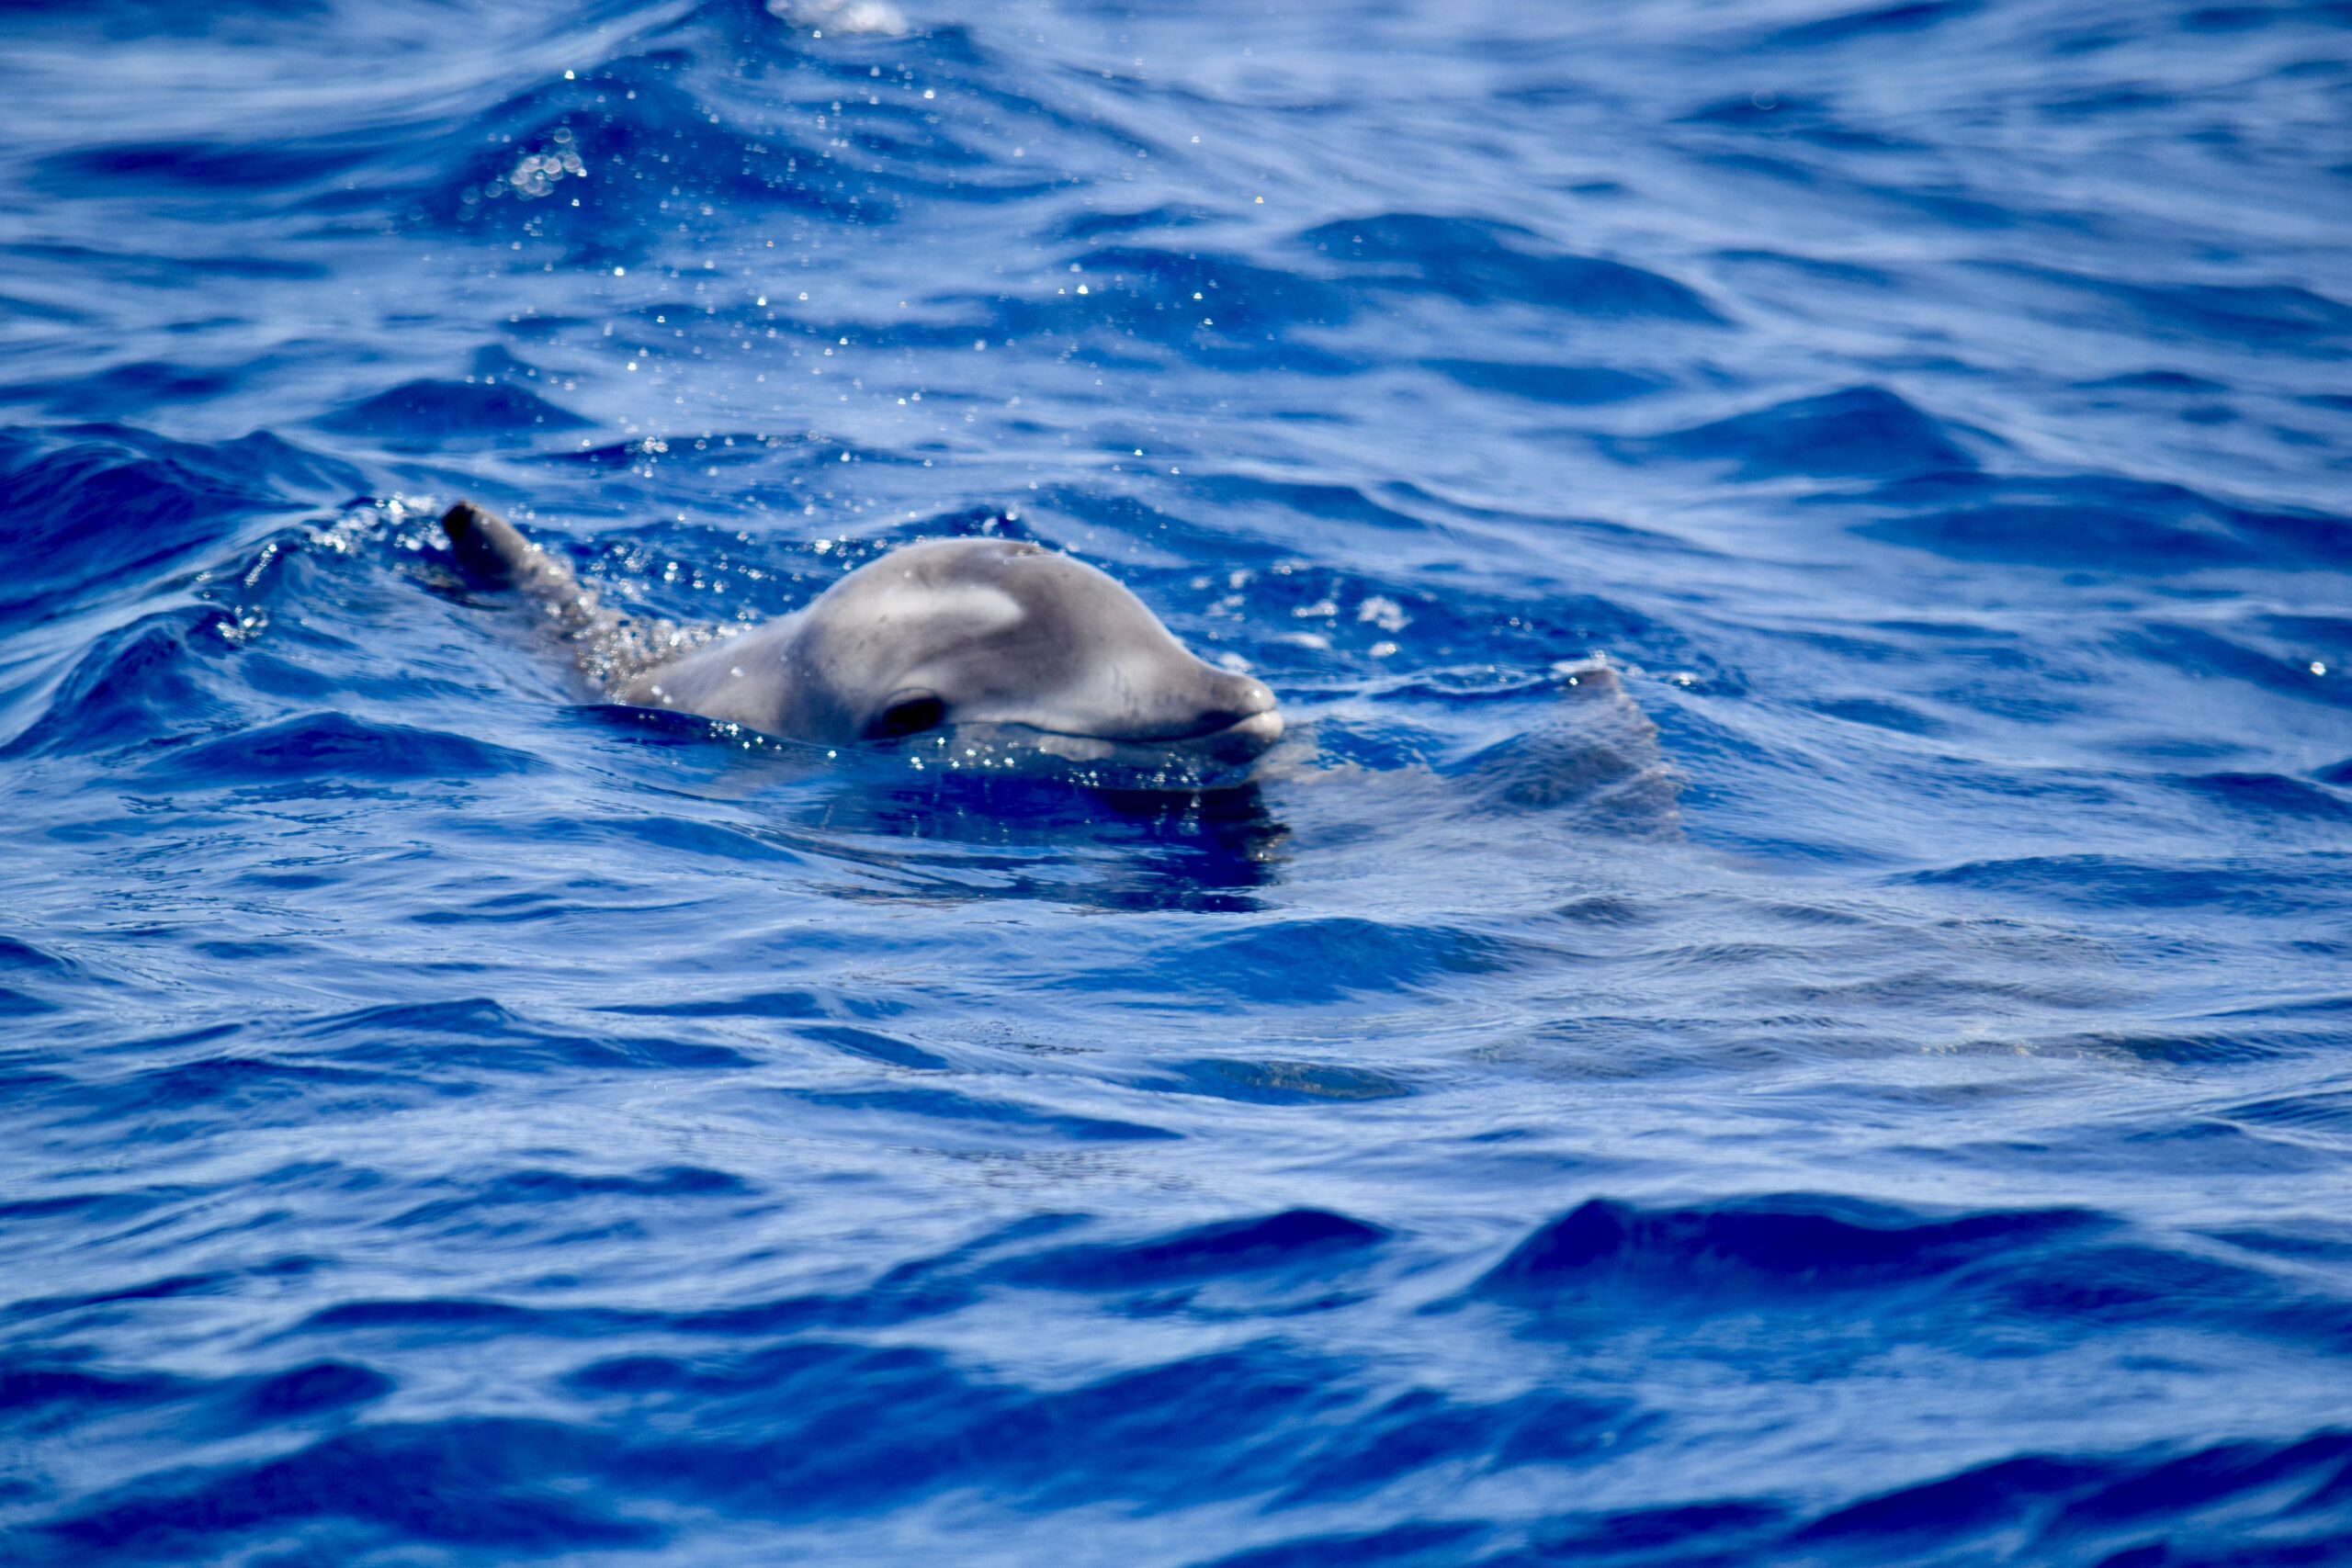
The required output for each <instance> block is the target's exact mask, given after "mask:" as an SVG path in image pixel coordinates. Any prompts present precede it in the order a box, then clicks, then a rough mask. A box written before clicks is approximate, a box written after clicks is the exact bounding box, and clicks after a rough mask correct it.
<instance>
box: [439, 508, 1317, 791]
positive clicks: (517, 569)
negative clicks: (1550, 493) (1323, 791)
mask: <svg viewBox="0 0 2352 1568" xmlns="http://www.w3.org/2000/svg"><path fill="white" fill-rule="evenodd" d="M441 526H442V529H443V531H444V532H445V533H446V534H447V536H448V538H449V544H450V547H451V549H452V550H453V551H454V553H455V555H456V557H457V559H458V565H459V566H460V567H461V568H462V569H463V570H466V571H467V572H468V573H469V574H470V575H472V576H474V577H476V578H479V579H485V580H488V581H496V582H501V583H505V584H511V585H512V586H514V587H515V588H516V589H518V590H520V591H521V592H522V594H523V596H524V597H525V599H526V600H527V601H529V602H530V603H532V604H536V605H537V607H538V608H539V609H540V610H541V611H542V612H543V613H544V614H545V615H548V617H549V618H550V619H551V620H552V621H553V622H554V624H555V625H556V626H557V627H558V628H559V629H560V631H561V632H562V633H563V634H564V636H565V637H566V638H567V640H569V641H570V642H571V646H572V649H573V653H574V656H575V658H576V660H577V661H578V663H579V666H580V669H581V671H582V674H584V675H585V676H586V677H587V678H588V680H589V681H590V682H591V683H592V684H594V685H595V686H596V687H598V688H599V689H600V690H601V691H602V692H603V693H604V694H605V695H606V696H608V697H610V698H612V699H613V700H614V701H616V702H619V703H624V704H628V705H635V706H639V707H650V708H666V709H669V710H671V711H673V712H677V713H683V714H695V715H699V716H702V717H705V718H709V719H713V720H717V721H718V722H720V723H723V724H735V725H741V726H743V727H745V728H750V729H754V730H759V731H762V732H763V733H766V734H769V735H774V736H778V737H782V738H785V739H793V740H804V741H810V742H814V743H816V744H820V745H824V746H829V747H838V746H842V745H848V744H853V743H856V742H861V741H906V742H911V743H914V744H915V745H917V746H918V747H928V748H930V750H931V751H932V752H933V754H935V755H942V756H944V757H945V758H947V759H948V760H950V761H951V762H952V763H953V764H954V765H956V766H971V767H978V768H988V767H999V768H1015V767H1018V766H1020V765H1021V764H1022V763H1023V761H1026V760H1028V759H1030V758H1033V757H1045V758H1051V759H1057V760H1058V761H1060V762H1063V763H1070V764H1078V765H1079V766H1080V770H1081V773H1080V776H1081V777H1085V778H1089V779H1092V780H1094V781H1096V782H1108V783H1115V784H1119V785H1121V786H1122V787H1136V784H1138V782H1139V781H1141V782H1142V783H1143V784H1145V785H1146V786H1147V787H1150V786H1154V785H1156V786H1158V787H1176V788H1184V789H1201V788H1213V787H1219V786H1221V785H1226V784H1238V783H1242V782H1245V781H1246V779H1247V776H1248V773H1249V769H1250V764H1251V763H1253V762H1254V761H1256V760H1257V759H1258V758H1259V757H1260V756H1261V754H1262V753H1263V752H1265V751H1266V750H1267V749H1268V748H1270V747H1272V745H1273V744H1274V742H1275V741H1277V740H1279V739H1281V738H1282V733H1283V718H1282V715H1281V714H1280V713H1279V712H1278V711H1277V710H1276V707H1275V704H1274V694H1273V693H1272V692H1271V691H1269V690H1268V689H1267V688H1266V686H1265V684H1264V683H1263V682H1259V681H1255V680H1252V679H1251V678H1250V677H1249V676H1247V675H1243V674H1238V673H1236V672H1235V671H1229V670H1224V669H1220V668H1219V667H1217V666H1216V665H1214V664H1211V663H1209V662H1208V661H1207V660H1203V659H1200V658H1198V657H1196V656H1194V655H1193V653H1192V652H1191V651H1190V650H1188V649H1186V648H1185V647H1184V645H1183V644H1182V643H1181V642H1179V641H1177V640H1176V637H1174V635H1173V634H1171V633H1170V631H1169V630H1168V628H1167V627H1166V626H1162V625H1161V624H1160V623H1159V618H1158V617H1157V616H1155V615H1153V614H1152V613H1151V611H1150V610H1149V609H1148V608H1146V607H1145V605H1144V603H1143V601H1141V600H1140V599H1137V598H1136V596H1135V595H1134V594H1133V593H1132V592H1128V590H1127V589H1126V587H1125V585H1124V584H1122V583H1120V582H1119V581H1118V580H1116V579H1115V578H1114V577H1112V576H1110V575H1109V574H1108V573H1107V572H1104V571H1102V570H1098V569H1096V568H1094V567H1091V566H1089V565H1087V564H1086V563H1085V562H1083V561H1080V560H1077V559H1075V558H1071V557H1069V556H1066V555H1060V554H1057V553H1055V552H1053V551H1051V550H1046V549H1043V548H1040V547H1038V546H1036V545H1034V544H1030V543H1028V542H1026V541H1023V540H1013V539H993V538H962V539H929V540H924V541H922V542H920V543H916V544H910V545H906V546H902V547H899V548H898V549H895V550H893V551H891V552H890V553H889V554H888V555H886V556H883V557H881V558H879V559H876V560H873V561H869V562H867V563H866V564H865V565H864V566H862V567H859V568H858V569H857V570H854V571H853V572H850V573H849V574H848V575H847V576H845V577H843V578H842V579H841V580H840V581H837V582H835V583H833V584H832V585H831V587H829V588H827V589H826V590H825V592H822V593H820V594H819V595H818V596H817V598H816V599H815V600H814V601H812V602H811V603H810V604H809V605H808V606H806V607H805V608H803V609H800V610H797V611H796V612H794V613H792V614H790V615H782V616H778V617H776V618H775V619H773V620H769V621H765V622H763V623H761V624H759V625H757V626H750V627H746V628H744V629H742V630H741V631H733V632H727V633H717V634H711V635H708V636H706V637H697V636H696V635H695V634H694V633H691V632H688V631H684V630H682V629H680V628H677V627H674V626H670V625H668V624H667V623H659V622H645V621H640V620H638V619H635V618H633V617H630V616H628V615H622V614H620V613H619V612H617V611H615V610H613V609H611V608H609V607H607V606H606V605H605V604H603V603H602V602H601V601H599V600H598V598H597V596H596V594H595V592H594V590H592V589H590V588H588V587H587V586H585V585H584V584H582V582H581V581H580V579H579V577H578V575H577V574H576V573H575V572H574V571H573V570H572V569H571V566H570V565H569V564H568V563H566V562H564V561H562V560H560V559H559V558H556V557H555V556H553V555H551V554H549V553H548V551H546V550H544V549H542V548H540V547H538V546H537V545H535V544H533V543H532V542H531V541H530V540H528V539H527V538H526V537H525V536H523V534H522V533H521V532H520V531H519V530H518V529H516V528H515V526H514V525H512V524H511V523H508V522H507V521H506V520H505V519H504V518H503V517H500V516H498V515H496V514H495V513H491V512H489V511H486V510H484V509H483V508H481V507H479V506H476V505H474V504H472V503H471V502H458V504H456V505H455V506H452V507H451V508H449V510H448V512H447V514H446V515H444V516H443V517H442V519H441Z"/></svg>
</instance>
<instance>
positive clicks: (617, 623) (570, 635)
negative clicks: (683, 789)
mask: <svg viewBox="0 0 2352 1568" xmlns="http://www.w3.org/2000/svg"><path fill="white" fill-rule="evenodd" d="M441 531H442V532H443V533H445V534H447V535H448V536H449V548H450V551H451V553H453V554H454V555H456V557H457V558H458V567H459V568H460V569H461V570H464V571H465V573H466V574H467V575H468V576H469V577H476V578H480V579H481V580H483V581H489V582H497V583H503V584H507V585H510V586H512V587H514V588H515V589H518V590H520V591H521V592H522V595H523V597H524V598H525V599H526V600H527V601H529V602H530V604H532V605H533V606H534V607H535V608H537V610H538V611H539V613H540V614H541V615H545V616H546V617H547V618H548V620H549V621H550V622H552V623H553V624H554V626H555V629H556V630H557V632H558V633H559V634H560V636H561V637H563V639H564V641H565V642H567V643H569V644H570V645H571V654H572V659H573V660H574V661H575V662H577V663H578V664H579V666H580V672H581V673H582V674H583V675H585V676H587V677H588V679H589V680H590V681H591V682H594V684H595V685H596V686H597V688H598V689H599V690H601V691H603V692H605V694H607V695H611V694H616V693H617V692H618V690H619V689H620V687H621V685H622V684H623V683H624V682H627V681H628V679H629V678H630V677H632V676H635V675H639V674H642V673H643V672H644V671H648V670H651V669H654V668H656V667H657V666H659V665H662V664H666V663H668V662H669V661H670V660H673V659H675V658H677V657H678V656H679V655H680V654H682V653H684V652H686V651H688V650H689V649H694V648H696V647H699V646H700V645H701V644H702V643H704V642H706V641H707V640H708V638H707V637H698V636H696V635H695V634H694V633H693V632H691V631H688V630H687V629H685V628H684V627H682V626H677V625H675V624H673V623H672V622H669V621H645V620H639V619H637V618H636V617H634V616H631V615H623V614H622V613H621V612H620V611H618V610H615V609H611V608H608V607H607V606H606V605H605V603H604V602H603V601H602V600H601V599H600V598H598V597H597V594H596V591H595V590H594V589H593V588H591V587H589V586H588V585H587V584H586V583H583V582H582V581H580V574H579V573H578V572H576V571H574V570H571V563H570V562H569V561H566V560H563V559H560V558H558V557H556V556H554V555H551V554H550V553H548V551H546V550H544V549H541V548H540V547H538V546H537V545H535V544H533V543H531V541H530V540H528V539H526V538H525V537H524V536H523V533H522V530H520V529H518V528H516V527H515V525H514V524H512V523H509V522H508V521H506V519H505V518H503V517H501V516H499V515H498V514H497V513H494V512H490V511H486V510H484V509H483V508H481V507H479V506H476V505H475V504H474V503H473V502H469V501H461V502H458V504H457V505H455V506H452V507H451V508H449V510H448V511H447V512H446V513H443V514H442V517H441Z"/></svg>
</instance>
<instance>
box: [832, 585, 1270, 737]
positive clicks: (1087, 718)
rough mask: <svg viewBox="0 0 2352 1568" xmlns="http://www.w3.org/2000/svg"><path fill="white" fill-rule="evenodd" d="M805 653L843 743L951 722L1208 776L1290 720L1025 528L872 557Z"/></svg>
mask: <svg viewBox="0 0 2352 1568" xmlns="http://www.w3.org/2000/svg"><path fill="white" fill-rule="evenodd" d="M791 662H792V664H793V667H794V669H793V673H794V675H795V676H796V677H797V680H798V681H799V682H800V683H801V685H802V687H803V690H804V691H805V692H806V693H807V694H809V698H810V699H811V706H812V709H813V710H814V711H815V712H817V713H819V714H820V715H821V716H820V725H819V727H820V728H821V729H822V730H823V731H825V732H827V733H828V735H829V736H831V737H834V738H839V739H853V738H854V739H869V740H890V739H909V738H913V737H931V736H932V734H933V731H937V732H940V733H939V735H938V736H937V737H936V738H934V740H933V743H934V744H936V743H938V742H940V741H944V740H946V739H948V738H949V737H951V736H952V737H953V738H954V740H955V742H956V745H958V746H959V747H978V746H995V747H999V748H1003V747H1020V746H1025V747H1027V748H1029V749H1032V750H1036V751H1039V752H1043V753H1045V754H1046V755H1048V756H1052V757H1057V758H1060V759H1063V760H1065V761H1072V762H1079V763H1086V764H1097V765H1103V766H1107V767H1110V768H1113V769H1115V770H1134V769H1137V768H1141V769H1146V770H1149V769H1153V768H1164V767H1166V766H1168V765H1169V764H1170V762H1173V763H1175V764H1177V765H1178V767H1179V768H1180V770H1182V769H1183V768H1188V767H1189V768H1191V769H1193V771H1195V772H1199V773H1202V774H1203V775H1204V777H1205V776H1207V775H1208V774H1210V773H1218V772H1223V771H1226V770H1229V769H1231V768H1233V767H1236V766H1240V765H1246V764H1247V763H1248V762H1250V761H1252V760H1254V759H1255V758H1256V757H1257V756H1258V755H1259V754H1260V753H1261V752H1262V751H1264V750H1266V749H1267V748H1268V747H1270V746H1272V744H1273V743H1274V742H1275V741H1276V740H1278V739H1281V737H1282V732H1283V721H1282V716H1281V715H1280V714H1278V713H1277V712H1275V710H1274V694H1273V693H1272V692H1270V691H1268V690H1267V689H1266V687H1265V685H1264V684H1263V683H1262V682H1258V681H1254V680H1252V679H1250V677H1249V676H1247V675H1241V674H1237V673H1235V672H1233V671H1228V670H1222V669H1219V668H1218V667H1217V666H1216V665H1214V664H1211V663H1209V662H1207V661H1206V660H1202V659H1198V658H1195V657H1194V656H1193V654H1192V653H1191V652H1190V651H1189V650H1187V649H1185V647H1184V645H1183V644H1182V643H1180V642H1178V641H1177V640H1176V638H1175V637H1174V636H1173V635H1172V634H1170V631H1169V630H1168V628H1167V627H1166V626H1162V625H1160V624H1159V618H1158V617H1157V616H1155V615H1153V614H1152V613H1151V612H1150V611H1149V610H1148V609H1147V608H1145V606H1144V604H1143V601H1141V600H1140V599H1137V598H1136V596H1135V595H1134V594H1133V593H1131V592H1128V591H1127V590H1126V588H1125V586H1124V585H1122V584H1121V583H1120V582H1118V581H1116V580H1115V579H1114V578H1112V577H1111V576H1109V575H1108V574H1106V573H1104V572H1103V571H1101V570H1097V569H1095V568H1094V567H1091V566H1089V565H1087V564H1086V563H1085V562H1083V561H1080V560H1076V559H1073V558H1070V557H1069V556H1065V555H1057V554H1055V553H1053V552H1051V551H1048V550H1044V549H1040V548H1039V547H1037V546H1035V545H1033V544H1028V543H1025V542H1022V541H1016V540H1009V539H936V540H931V541H928V542H925V543H922V544H917V545H910V546H907V547H904V548H901V549H898V550H894V551H892V552H891V553H890V554H889V555H887V556H885V557H883V558H881V559H879V560H876V561H872V562H869V563H867V564H866V565H865V566H863V567H860V568H859V569H858V570H855V571H854V572H852V573H850V574H849V575H848V576H847V577H845V578H843V579H842V581H839V582H837V583H835V584H834V585H833V586H832V587H831V588H830V589H828V590H827V591H826V592H824V593H823V594H822V595H820V597H819V598H818V599H817V601H816V602H815V603H814V604H811V605H810V606H809V610H808V612H807V616H806V620H805V622H804V625H803V628H802V630H801V632H800V634H799V636H798V637H797V638H796V640H795V644H794V648H793V650H792V654H791ZM975 754H976V755H977V754H978V753H977V752H976V753H975Z"/></svg>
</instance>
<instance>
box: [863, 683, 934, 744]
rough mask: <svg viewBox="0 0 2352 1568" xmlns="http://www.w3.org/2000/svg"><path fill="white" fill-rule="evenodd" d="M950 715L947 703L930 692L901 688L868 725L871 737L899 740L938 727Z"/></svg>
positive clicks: (868, 736) (866, 732)
mask: <svg viewBox="0 0 2352 1568" xmlns="http://www.w3.org/2000/svg"><path fill="white" fill-rule="evenodd" d="M946 717H947V705H946V704H945V703H943V702H941V701H940V700H939V698H938V696H937V694H933V693H931V692H902V693H900V694H899V695H897V696H895V697H893V698H891V699H890V705H889V706H888V707H886V708H884V709H883V710H882V711H881V713H880V714H879V715H877V716H876V717H875V720H874V722H873V723H871V724H869V725H867V726H866V727H865V738H866V739H868V740H897V739H901V738H903V737H905V736H909V735H921V734H922V732H923V731H924V730H926V729H936V728H939V727H940V725H941V724H942V723H943V722H944V720H945V719H946Z"/></svg>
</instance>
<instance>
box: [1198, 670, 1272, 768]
mask: <svg viewBox="0 0 2352 1568" xmlns="http://www.w3.org/2000/svg"><path fill="white" fill-rule="evenodd" d="M1224 696H1225V698H1226V702H1225V705H1224V707H1223V709H1222V710H1221V712H1222V713H1223V714H1227V715H1230V716H1232V720H1231V722H1230V723H1228V724H1227V725H1225V726H1224V727H1223V728H1218V729H1216V730H1212V731H1211V732H1210V733H1209V735H1208V737H1207V739H1211V740H1213V741H1215V742H1216V743H1217V744H1218V745H1219V746H1220V747H1224V746H1229V745H1232V744H1233V743H1235V742H1239V743H1241V744H1244V745H1247V746H1248V747H1250V750H1253V751H1262V750H1265V749H1266V748H1267V747H1269V746H1272V744H1273V743H1274V742H1275V741H1277V740H1280V739H1282V738H1283V716H1282V715H1281V714H1280V713H1278V712H1276V711H1275V708H1274V694H1273V692H1272V690H1270V689H1269V688H1268V687H1267V685H1266V683H1265V682H1263V681H1256V680H1252V679H1250V677H1249V676H1247V675H1235V674H1230V673H1228V674H1227V676H1226V686H1225V691H1224Z"/></svg>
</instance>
